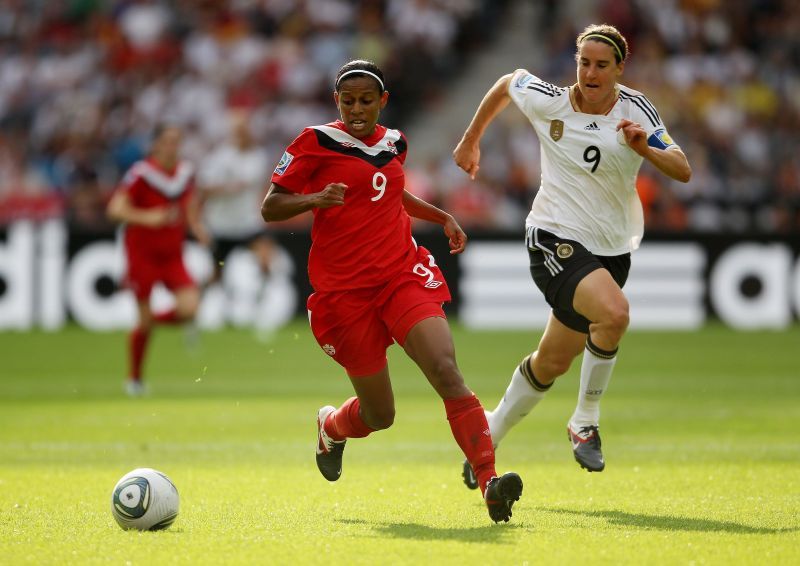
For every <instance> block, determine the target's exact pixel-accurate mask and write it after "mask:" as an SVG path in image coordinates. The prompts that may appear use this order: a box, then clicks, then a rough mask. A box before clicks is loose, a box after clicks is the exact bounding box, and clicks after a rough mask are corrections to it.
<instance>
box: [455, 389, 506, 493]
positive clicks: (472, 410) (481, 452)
mask: <svg viewBox="0 0 800 566" xmlns="http://www.w3.org/2000/svg"><path fill="white" fill-rule="evenodd" d="M444 408H445V411H447V420H448V421H450V430H452V431H453V437H454V438H455V439H456V442H458V445H459V446H460V447H461V450H462V451H463V452H464V456H466V457H467V461H468V462H469V464H470V466H472V470H473V471H474V472H475V477H476V478H478V485H479V486H480V488H481V493H483V492H484V491H486V484H487V483H488V481H489V480H490V479H491V478H492V476H496V475H497V472H496V471H495V468H494V448H493V447H492V435H491V434H490V433H489V423H487V422H486V415H485V414H484V412H483V406H482V405H481V402H480V401H479V400H478V398H477V397H475V395H470V396H469V397H461V398H460V399H445V400H444Z"/></svg>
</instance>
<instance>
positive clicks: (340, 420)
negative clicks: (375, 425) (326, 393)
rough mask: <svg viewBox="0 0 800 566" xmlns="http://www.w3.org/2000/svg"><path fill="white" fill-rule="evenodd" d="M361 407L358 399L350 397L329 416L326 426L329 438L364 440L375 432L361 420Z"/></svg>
mask: <svg viewBox="0 0 800 566" xmlns="http://www.w3.org/2000/svg"><path fill="white" fill-rule="evenodd" d="M360 407H361V405H360V404H359V402H358V397H350V399H348V400H347V401H345V402H344V404H343V405H342V406H341V407H339V408H338V409H336V410H335V411H334V412H332V413H331V414H330V415H328V419H327V420H326V421H325V425H324V426H325V432H327V433H328V436H330V437H331V438H332V439H334V440H344V439H345V438H363V437H365V436H367V435H368V434H370V433H373V432H375V430H374V429H371V428H369V427H368V426H367V425H366V424H365V423H364V421H363V420H361V415H360V414H359V408H360Z"/></svg>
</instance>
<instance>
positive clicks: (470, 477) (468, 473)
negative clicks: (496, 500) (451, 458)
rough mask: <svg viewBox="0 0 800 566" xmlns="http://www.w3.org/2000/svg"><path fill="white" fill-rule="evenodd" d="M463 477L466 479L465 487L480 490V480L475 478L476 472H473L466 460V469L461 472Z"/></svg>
mask: <svg viewBox="0 0 800 566" xmlns="http://www.w3.org/2000/svg"><path fill="white" fill-rule="evenodd" d="M461 477H462V478H464V485H465V486H467V489H478V478H476V477H475V472H473V471H472V466H470V465H469V461H468V460H464V469H463V471H462V472H461Z"/></svg>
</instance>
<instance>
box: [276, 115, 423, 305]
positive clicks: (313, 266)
mask: <svg viewBox="0 0 800 566" xmlns="http://www.w3.org/2000/svg"><path fill="white" fill-rule="evenodd" d="M406 147H407V145H406V139H405V137H404V136H403V134H401V133H400V132H399V131H397V130H390V129H387V128H385V127H383V126H381V125H377V126H376V127H375V132H374V133H373V134H372V135H371V136H369V137H367V138H363V139H358V138H354V137H353V136H351V135H350V134H348V133H347V131H346V128H345V125H344V124H343V123H342V122H341V121H338V120H337V121H336V122H332V123H330V124H325V125H323V126H312V127H310V128H306V129H304V130H303V132H302V133H301V134H300V135H299V136H298V137H297V138H296V139H295V140H294V141H293V142H292V143H291V145H289V147H288V148H287V149H286V152H285V153H284V154H283V157H282V158H281V160H280V162H279V163H278V166H277V167H276V168H275V172H274V173H273V175H272V182H273V183H274V184H275V185H278V186H280V187H283V188H284V189H286V190H289V191H291V192H294V193H299V194H306V193H316V192H319V191H321V190H322V189H323V188H324V187H325V185H327V184H329V183H344V184H345V185H347V187H348V189H347V190H346V191H345V194H344V204H343V205H342V206H334V207H331V208H324V209H321V208H315V209H314V210H313V213H314V224H313V226H312V228H311V240H312V245H311V252H310V254H309V257H308V275H309V279H310V281H311V285H312V286H313V287H314V290H315V291H317V292H331V291H342V290H347V289H359V288H365V287H376V286H380V285H384V284H386V283H387V282H388V281H390V280H391V279H392V278H394V277H395V276H396V275H397V274H398V273H400V272H401V270H402V269H403V267H404V266H406V265H407V264H408V263H409V262H415V261H416V259H415V258H416V244H415V243H414V241H413V240H412V238H411V219H410V218H409V216H408V214H407V213H406V211H405V208H404V207H403V190H404V188H405V175H404V173H403V162H404V161H405V158H406Z"/></svg>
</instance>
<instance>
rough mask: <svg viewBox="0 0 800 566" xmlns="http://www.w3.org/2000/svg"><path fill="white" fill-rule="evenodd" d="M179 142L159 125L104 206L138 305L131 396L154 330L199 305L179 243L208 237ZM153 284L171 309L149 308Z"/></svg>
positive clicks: (172, 129)
mask: <svg viewBox="0 0 800 566" xmlns="http://www.w3.org/2000/svg"><path fill="white" fill-rule="evenodd" d="M181 138H182V131H181V129H180V128H178V127H177V126H174V125H166V124H165V125H159V126H158V127H157V128H156V130H155V132H154V135H153V143H152V147H151V151H150V155H149V156H148V157H147V158H145V159H143V160H141V161H138V162H136V163H135V164H134V165H133V166H132V167H131V168H130V169H129V170H128V172H127V173H126V174H125V177H124V178H123V180H122V182H121V183H120V185H119V187H117V189H116V191H115V192H114V195H113V196H112V197H111V201H110V202H109V203H108V210H107V213H108V216H109V217H110V218H111V219H112V220H115V221H117V222H121V223H124V225H125V233H124V242H125V255H126V258H127V265H128V267H127V274H126V277H125V285H126V286H127V287H128V288H130V289H131V290H132V291H133V293H134V295H135V296H136V303H137V306H138V323H137V325H136V327H135V328H134V329H133V331H132V332H131V334H130V340H129V344H128V348H129V361H130V369H129V372H130V373H129V375H128V382H127V384H126V389H127V392H128V394H129V395H132V396H136V395H141V394H142V393H144V384H143V382H142V362H143V360H144V357H145V352H146V351H147V343H148V340H149V337H150V331H151V330H152V328H153V326H154V325H155V324H157V323H161V324H177V323H181V322H185V321H189V320H192V319H193V318H194V316H195V313H196V312H197V307H198V305H199V303H200V292H199V290H198V288H197V285H196V284H195V282H194V280H193V279H192V277H191V276H190V275H189V273H188V271H187V270H186V266H185V265H184V263H183V243H184V241H185V239H186V233H187V229H188V230H191V232H192V234H193V235H194V237H195V238H196V239H197V240H198V241H199V242H200V243H201V244H204V245H208V242H209V236H208V233H207V232H206V229H205V227H204V226H203V224H202V223H201V221H200V211H199V206H198V204H197V202H198V201H197V198H196V195H195V188H194V167H193V166H192V164H191V163H189V162H187V161H182V160H181V159H180V157H179V153H180V146H181ZM157 282H161V283H163V284H164V286H165V287H167V289H169V290H170V291H171V292H172V293H173V294H174V296H175V307H174V308H173V309H170V310H168V311H166V312H162V313H153V311H152V309H151V307H150V294H151V292H152V290H153V286H154V285H155V284H156V283H157Z"/></svg>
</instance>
